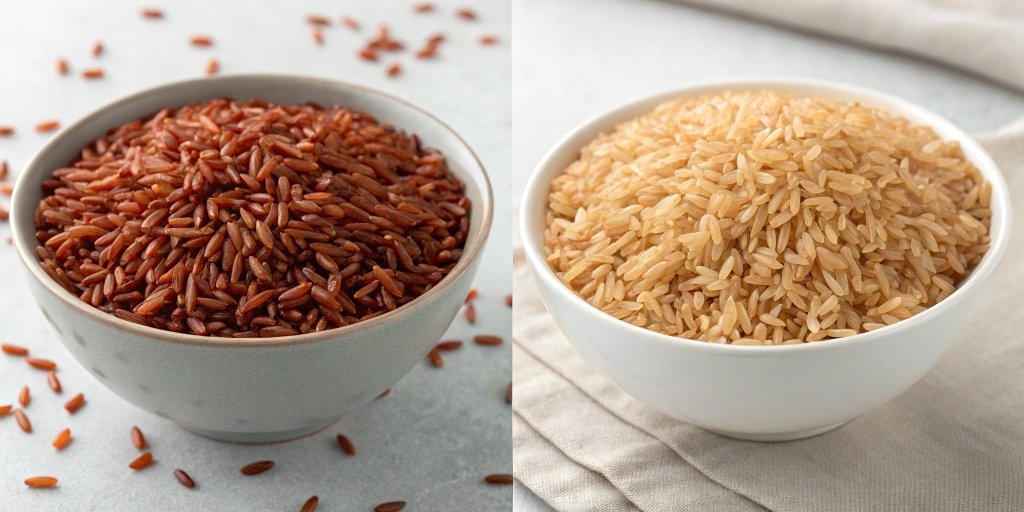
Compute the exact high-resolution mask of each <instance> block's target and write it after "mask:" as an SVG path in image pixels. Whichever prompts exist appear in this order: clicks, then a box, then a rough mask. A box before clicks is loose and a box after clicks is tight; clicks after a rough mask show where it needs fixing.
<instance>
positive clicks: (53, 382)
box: [46, 370, 64, 394]
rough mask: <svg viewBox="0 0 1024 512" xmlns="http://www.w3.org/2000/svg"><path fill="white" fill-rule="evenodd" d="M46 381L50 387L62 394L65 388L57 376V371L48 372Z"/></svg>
mask: <svg viewBox="0 0 1024 512" xmlns="http://www.w3.org/2000/svg"><path fill="white" fill-rule="evenodd" d="M46 383H47V384H49V385H50V389H52V390H53V392H54V393H57V394H60V393H61V392H63V391H64V388H63V387H62V386H61V385H60V379H58V378H57V372H55V371H53V370H50V371H48V372H46Z"/></svg>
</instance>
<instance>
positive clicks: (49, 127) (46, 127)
mask: <svg viewBox="0 0 1024 512" xmlns="http://www.w3.org/2000/svg"><path fill="white" fill-rule="evenodd" d="M57 128H60V121H43V122H41V123H39V124H37V125H36V131H37V132H39V133H46V132H52V131H54V130H56V129H57Z"/></svg>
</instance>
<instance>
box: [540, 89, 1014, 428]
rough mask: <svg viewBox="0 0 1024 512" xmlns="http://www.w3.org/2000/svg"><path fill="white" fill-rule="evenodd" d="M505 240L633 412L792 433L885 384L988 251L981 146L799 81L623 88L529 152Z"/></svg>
mask: <svg viewBox="0 0 1024 512" xmlns="http://www.w3.org/2000/svg"><path fill="white" fill-rule="evenodd" d="M520 212H521V218H520V230H521V235H522V239H523V245H524V252H525V254H526V256H527V260H528V261H529V263H530V266H531V268H532V270H533V272H534V276H535V278H536V281H537V283H538V285H539V288H540V291H541V295H542V297H543V299H544V301H545V304H546V305H547V307H548V309H549V311H550V312H551V314H552V317H553V318H554V320H555V322H556V323H557V324H558V325H559V326H560V327H561V329H562V331H563V333H564V334H565V336H566V337H567V338H568V339H569V341H570V342H571V343H572V344H573V345H574V347H575V348H576V349H577V350H578V351H579V352H580V354H581V355H583V356H584V358H586V359H587V360H588V361H589V362H590V363H591V364H593V365H594V366H595V367H596V368H597V369H599V370H601V371H602V372H603V373H605V374H606V375H607V376H609V377H610V378H611V379H612V380H614V381H615V382H616V383H618V384H619V385H620V386H622V388H623V389H624V390H626V391H627V392H629V393H630V394H631V395H633V396H634V397H636V398H637V399H639V400H641V401H643V402H645V403H647V404H648V405H650V406H652V407H654V408H655V409H657V410H659V411H661V412H663V413H665V414H668V415H670V416H673V417H675V418H678V419H681V420H684V421H688V422H690V423H694V424H696V425H698V426H701V427H704V428H707V429H709V430H712V431H715V432H718V433H721V434H723V435H727V436H731V437H737V438H742V439H751V440H789V439H799V438H803V437H808V436H812V435H816V434H819V433H823V432H827V431H829V430H831V429H833V428H836V427H838V426H840V425H842V424H844V423H845V422H847V421H849V420H850V419H852V418H854V417H856V416H858V415H860V414H863V413H865V412H867V411H869V410H871V409H873V408H875V407H878V406H879V405H881V404H883V403H885V402H887V401H889V400H891V399H893V398H895V397H896V396H898V395H899V394H900V393H902V392H903V391H904V390H906V389H907V388H908V387H910V386H911V385H912V384H913V383H914V382H916V381H917V380H918V379H920V378H921V377H922V376H923V375H924V374H925V373H927V371H928V370H929V369H930V368H931V367H932V366H933V365H934V364H935V362H936V361H937V360H938V359H939V357H941V356H942V354H943V353H945V351H946V349H948V348H949V346H950V345H951V344H952V343H953V342H954V341H955V340H956V339H957V337H958V335H959V333H960V332H961V331H962V330H963V328H964V327H965V325H966V323H967V320H968V319H969V317H970V312H971V310H972V308H973V306H974V304H975V302H976V300H975V299H976V297H977V296H978V293H979V290H980V289H981V285H982V284H983V282H984V281H985V280H986V279H987V278H988V277H989V275H990V274H991V272H992V270H993V269H994V268H995V266H996V264H997V263H998V261H999V259H1000V258H1001V257H1002V255H1003V253H1004V252H1005V248H1006V244H1007V240H1008V233H1009V225H1010V218H1011V217H1010V203H1009V198H1008V192H1007V188H1006V184H1005V182H1004V180H1003V178H1002V175H1001V174H1000V172H999V169H998V168H997V166H996V165H995V163H994V162H993V161H992V158H991V157H990V156H989V155H988V154H987V153H986V152H985V151H984V149H982V148H981V147H980V146H979V145H978V144H977V143H976V142H975V141H974V140H973V139H971V137H970V136H969V135H967V134H966V133H965V132H963V131H962V130H961V129H959V128H958V127H956V126H955V125H953V124H952V123H951V122H949V121H947V120H945V119H943V118H942V117H940V116H939V115H937V114H934V113H932V112H930V111H928V110H927V109H925V108H923V107H920V106H917V105H914V104H912V103H909V102H907V101H905V100H901V99H898V98H894V97H891V96H888V95H885V94H882V93H878V92H875V91H871V90H867V89H863V88H859V87H852V86H847V85H842V84H835V83H829V82H821V81H811V80H796V79H766V80H747V81H736V82H727V83H715V84H708V85H700V86H693V87H686V88H682V89H676V90H672V91H668V92H664V93H660V94H656V95H654V96H650V97H646V98H642V99H639V100H637V101H634V102H631V103H629V104H627V105H625V106H622V107H619V108H617V109H614V110H612V111H609V112H607V113H605V114H601V115H599V116H597V117H595V118H593V119H591V120H589V121H587V122H585V123H583V124H582V125H580V126H579V127H578V128H576V129H575V130H574V131H573V132H571V133H570V134H569V135H567V136H566V137H565V138H563V139H562V140H561V141H559V142H558V143H557V144H556V145H555V147H554V148H553V149H552V150H551V151H550V152H549V153H548V154H547V155H546V156H545V158H544V159H543V160H542V162H541V163H540V164H539V166H538V168H537V169H536V171H535V172H534V174H533V176H532V177H531V178H530V181H529V182H528V184H527V189H526V192H525V194H524V198H523V202H522V206H521V209H520Z"/></svg>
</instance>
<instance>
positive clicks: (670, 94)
mask: <svg viewBox="0 0 1024 512" xmlns="http://www.w3.org/2000/svg"><path fill="white" fill-rule="evenodd" d="M730 88H737V89H740V90H747V91H749V90H758V89H760V90H776V91H779V92H789V93H791V94H796V93H793V92H791V90H792V89H793V88H813V89H821V90H828V91H830V92H833V93H840V94H844V95H847V96H851V97H855V98H860V99H863V100H872V101H877V102H879V103H883V104H885V105H886V106H885V107H884V108H885V109H886V110H889V111H890V112H891V113H893V114H896V115H900V116H903V117H907V114H912V115H913V116H914V117H916V118H918V120H915V123H918V124H926V125H927V126H929V127H933V128H941V129H942V130H943V131H946V132H947V133H949V134H952V136H944V137H943V138H945V139H947V140H948V139H952V140H956V141H957V142H958V143H959V144H960V145H961V147H965V148H970V150H971V152H973V153H975V154H976V155H977V157H976V158H972V159H971V163H973V164H974V165H975V167H976V168H977V169H978V170H979V172H981V173H982V175H983V176H984V177H985V178H986V179H988V180H989V181H990V182H991V183H992V201H991V206H990V208H991V209H992V212H993V218H998V219H999V226H998V231H996V230H990V231H989V237H990V240H991V242H990V246H989V249H988V251H986V253H985V255H984V256H983V257H982V260H981V262H979V264H978V265H977V266H976V267H975V268H974V269H973V270H972V271H971V272H970V273H969V274H968V275H967V277H966V279H964V280H963V281H962V282H961V283H960V285H959V286H957V287H956V290H954V291H953V293H952V294H950V295H949V296H948V297H946V298H945V299H943V300H942V301H941V302H939V303H938V304H936V305H934V306H932V307H930V308H927V309H926V310H924V311H922V312H921V313H918V314H917V315H914V316H912V317H910V318H908V319H905V320H901V321H899V322H896V323H894V324H890V325H887V326H885V327H880V328H878V329H876V330H874V331H868V332H863V333H858V334H855V335H853V336H847V337H845V338H832V339H828V340H822V341H824V343H822V342H813V343H801V344H793V345H733V344H724V343H711V342H707V341H700V340H694V339H690V338H682V337H678V336H671V335H668V334H663V333H659V332H655V331H651V330H649V329H646V328H644V327H639V326H636V325H633V324H630V323H627V322H624V321H622V320H619V319H617V318H614V317H612V316H611V315H608V314H607V313H605V312H603V311H601V310H600V309H598V308H596V307H594V306H592V305H590V303H588V302H587V301H585V300H583V298H582V297H580V296H579V295H577V294H576V293H575V292H573V291H572V290H570V289H569V287H568V286H566V285H565V284H564V283H563V282H562V281H561V280H560V279H558V277H557V276H556V275H555V273H554V271H553V270H552V269H551V267H550V265H548V264H547V261H546V258H545V254H546V252H545V250H544V248H543V241H542V236H543V235H542V233H543V231H541V232H538V233H531V232H530V225H531V217H532V215H531V212H535V211H536V210H537V209H540V208H543V209H544V210H545V211H546V210H547V197H548V190H549V188H548V187H549V183H550V179H551V178H553V177H554V176H557V175H558V174H559V173H560V172H562V171H563V170H564V169H562V168H558V169H553V167H554V166H555V165H556V162H555V161H556V160H559V159H560V155H561V154H562V153H564V152H565V151H568V150H570V148H568V146H569V145H570V144H571V143H572V142H573V140H574V139H576V138H577V137H580V136H581V135H582V134H584V133H591V132H594V131H595V130H597V133H601V132H607V131H608V130H610V129H611V128H613V127H614V126H615V125H618V124H620V123H622V122H624V121H627V120H628V119H632V118H635V117H637V116H639V115H643V114H644V113H646V112H648V111H650V110H652V109H653V108H654V107H655V106H656V105H659V104H661V103H663V102H665V101H669V100H671V99H673V98H678V97H682V96H695V95H700V94H707V93H710V92H715V91H722V90H725V89H730ZM849 101H856V100H849ZM642 107H646V108H642ZM638 109H639V111H638ZM584 144H585V142H584ZM581 147H582V146H579V147H574V148H571V151H572V152H573V153H575V154H578V153H579V150H580V149H581ZM965 152H966V151H965ZM997 216H998V217H997ZM517 221H518V223H519V237H520V239H521V240H522V247H523V252H524V254H525V256H526V260H527V262H528V263H529V266H530V269H531V270H532V272H533V275H534V277H535V278H536V279H537V280H538V281H539V283H538V286H542V287H546V288H547V289H549V290H551V291H553V293H554V294H555V297H556V300H560V301H566V302H568V304H569V307H570V308H572V309H573V310H577V311H582V312H583V313H582V314H584V315H587V316H588V318H590V319H593V320H595V321H598V322H602V323H603V324H604V325H606V326H609V327H612V326H619V327H620V328H622V329H625V331H626V334H628V335H630V336H639V337H643V338H644V339H645V340H647V341H650V342H655V343H658V344H664V345H671V346H675V347H680V348H686V349H694V350H697V351H703V352H705V353H708V354H717V355H729V356H740V357H769V356H772V355H775V354H780V353H792V352H793V351H801V352H807V351H810V350H839V349H842V348H843V347H851V346H856V345H860V344H864V343H871V342H873V341H877V340H880V339H884V338H888V337H890V336H891V335H898V334H899V333H901V332H902V331H905V330H907V329H910V328H912V327H914V326H915V325H918V324H921V323H924V322H927V321H929V320H930V319H931V318H932V317H935V316H937V315H941V314H950V313H951V311H950V310H951V309H952V308H953V307H954V306H956V305H957V304H958V303H960V302H961V301H962V300H963V298H964V297H965V296H966V295H967V294H968V293H969V292H970V291H972V290H973V289H975V288H977V287H978V286H980V283H981V282H983V281H985V280H986V278H988V277H989V275H991V273H992V271H993V270H994V269H995V267H996V266H997V265H998V264H999V262H1000V261H1001V260H1002V257H1003V255H1004V253H1005V252H1006V248H1007V246H1008V244H1009V238H1010V228H1011V221H1012V212H1011V205H1010V197H1009V187H1008V186H1007V184H1006V181H1005V179H1004V177H1003V174H1002V172H1001V171H1000V169H999V166H998V165H997V164H996V163H995V161H994V160H993V159H992V157H991V155H989V153H988V151H986V150H985V148H984V147H982V146H981V144H979V143H978V142H977V141H976V140H974V138H973V137H971V136H970V134H968V133H967V132H965V131H964V130H963V129H961V128H960V127H959V126H957V125H956V124H954V123H953V122H951V121H949V120H948V119H946V118H945V117H943V116H941V115H939V114H937V113H935V112H933V111H931V110H929V109H927V108H925V107H922V106H920V105H918V104H916V103H913V102H911V101H908V100H905V99H902V98H899V97H896V96H893V95H890V94H887V93H883V92H879V91H875V90H873V89H869V88H867V87H862V86H855V85H849V84H844V83H840V82H835V81H830V80H820V79H809V78H798V77H786V76H763V77H762V76H752V77H741V78H733V79H726V80H712V81H701V82H694V83H690V84H686V85H680V86H675V87H670V88H667V89H660V90H658V91H656V92H653V93H648V94H644V95H641V96H637V97H634V98H633V99H631V100H628V101H626V102H624V103H621V104H619V105H617V106H615V107H613V108H610V109H608V110H605V111H603V112H601V113H599V114H596V115H593V116H591V117H589V118H588V119H586V120H584V121H583V122H582V123H580V124H578V125H576V127H574V128H573V129H572V130H570V131H569V132H568V133H567V134H565V135H564V136H563V137H561V138H560V139H559V140H558V141H557V142H556V143H555V144H554V145H553V146H552V147H551V148H550V149H549V150H548V151H547V152H546V153H545V154H544V156H543V157H542V158H541V160H540V162H539V163H538V164H537V165H536V167H535V168H534V170H533V172H532V173H531V174H530V177H529V179H528V180H527V182H526V187H525V188H524V190H523V195H522V200H521V201H520V205H519V214H518V218H517Z"/></svg>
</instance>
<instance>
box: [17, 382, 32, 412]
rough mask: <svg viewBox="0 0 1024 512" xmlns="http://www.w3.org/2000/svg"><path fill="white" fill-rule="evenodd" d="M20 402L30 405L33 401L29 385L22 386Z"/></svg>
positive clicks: (24, 405)
mask: <svg viewBox="0 0 1024 512" xmlns="http://www.w3.org/2000/svg"><path fill="white" fill-rule="evenodd" d="M18 403H19V404H21V406H22V407H28V404H30V403H32V392H31V391H29V389H28V386H22V387H21V392H20V393H18Z"/></svg>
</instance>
